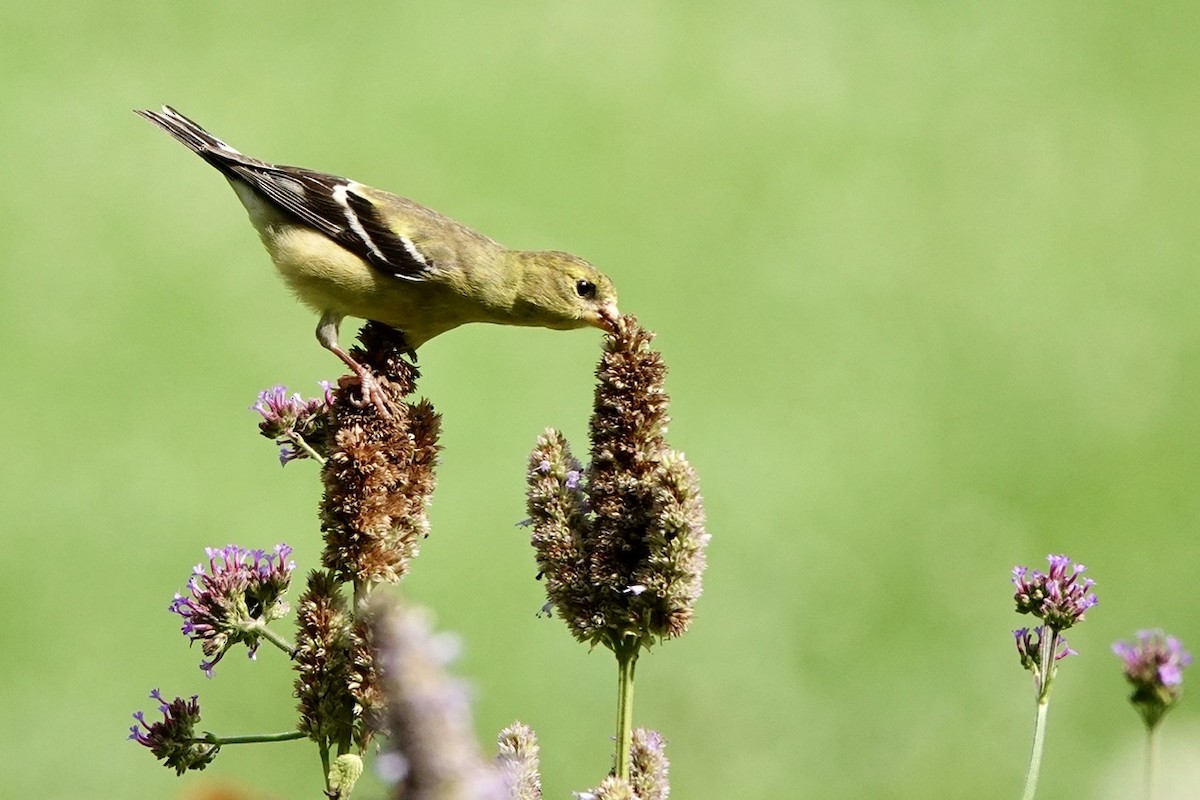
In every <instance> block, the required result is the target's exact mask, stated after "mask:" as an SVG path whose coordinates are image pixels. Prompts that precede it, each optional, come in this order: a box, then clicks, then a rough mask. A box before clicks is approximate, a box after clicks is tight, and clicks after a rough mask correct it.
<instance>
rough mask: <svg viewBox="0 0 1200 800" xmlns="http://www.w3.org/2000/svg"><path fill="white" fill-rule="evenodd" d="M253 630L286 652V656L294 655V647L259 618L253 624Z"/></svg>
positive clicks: (292, 656) (293, 656)
mask: <svg viewBox="0 0 1200 800" xmlns="http://www.w3.org/2000/svg"><path fill="white" fill-rule="evenodd" d="M254 632H255V633H257V634H258V635H259V636H261V637H263V638H264V639H266V640H267V641H268V642H270V643H271V644H273V645H275V646H276V647H278V648H279V649H280V650H282V651H283V652H285V653H287V654H288V658H295V657H296V648H295V646H293V645H292V643H291V642H289V641H288V640H287V639H284V638H283V637H282V636H280V635H279V634H278V633H276V632H275V631H273V630H271V629H270V628H268V627H267V626H266V624H265V623H263V622H262V621H261V620H259V621H257V622H256V623H255V625H254Z"/></svg>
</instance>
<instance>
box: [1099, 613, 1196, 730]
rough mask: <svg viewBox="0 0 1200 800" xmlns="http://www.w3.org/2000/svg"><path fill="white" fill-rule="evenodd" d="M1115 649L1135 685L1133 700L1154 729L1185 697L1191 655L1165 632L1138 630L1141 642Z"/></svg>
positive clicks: (1139, 711) (1121, 643)
mask: <svg viewBox="0 0 1200 800" xmlns="http://www.w3.org/2000/svg"><path fill="white" fill-rule="evenodd" d="M1112 649H1113V652H1114V653H1116V654H1117V655H1118V656H1120V657H1121V660H1122V661H1124V662H1125V678H1126V680H1128V681H1129V682H1130V683H1131V684H1132V685H1133V693H1132V694H1130V696H1129V701H1130V702H1131V703H1133V706H1134V708H1136V709H1137V711H1138V713H1139V714H1141V716H1142V720H1143V721H1144V722H1145V723H1146V727H1147V728H1150V729H1153V728H1154V727H1155V726H1157V725H1158V723H1159V722H1160V721H1161V720H1162V718H1163V715H1165V714H1166V713H1167V712H1168V711H1169V710H1170V709H1171V707H1172V706H1174V705H1175V703H1177V702H1178V701H1179V698H1180V697H1181V696H1182V694H1183V668H1184V667H1186V666H1188V665H1189V664H1191V663H1192V656H1191V654H1190V653H1188V652H1187V651H1186V650H1184V649H1183V646H1182V645H1181V644H1180V643H1179V640H1178V639H1176V638H1175V637H1174V636H1168V635H1167V634H1165V633H1163V631H1161V630H1150V631H1138V633H1137V641H1135V642H1116V643H1115V644H1113V646H1112Z"/></svg>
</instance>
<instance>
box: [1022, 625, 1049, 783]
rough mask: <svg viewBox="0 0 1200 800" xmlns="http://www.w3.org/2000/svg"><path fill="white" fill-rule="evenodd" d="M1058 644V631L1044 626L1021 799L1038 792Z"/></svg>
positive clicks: (1040, 641) (1039, 642)
mask: <svg viewBox="0 0 1200 800" xmlns="http://www.w3.org/2000/svg"><path fill="white" fill-rule="evenodd" d="M1047 632H1049V634H1050V635H1049V636H1047V635H1046V634H1047ZM1057 645H1058V631H1055V630H1051V629H1050V628H1049V626H1047V627H1044V628H1042V635H1041V637H1040V639H1039V641H1038V692H1037V719H1036V720H1035V721H1034V725H1033V749H1032V750H1031V751H1030V753H1029V770H1028V771H1027V772H1026V773H1025V792H1024V793H1023V794H1022V795H1021V800H1033V797H1034V795H1036V794H1037V783H1038V774H1039V773H1040V772H1041V770H1042V750H1043V749H1045V745H1046V713H1047V712H1048V711H1049V710H1050V685H1051V683H1052V682H1053V680H1054V672H1055V669H1054V652H1055V649H1056V646H1057Z"/></svg>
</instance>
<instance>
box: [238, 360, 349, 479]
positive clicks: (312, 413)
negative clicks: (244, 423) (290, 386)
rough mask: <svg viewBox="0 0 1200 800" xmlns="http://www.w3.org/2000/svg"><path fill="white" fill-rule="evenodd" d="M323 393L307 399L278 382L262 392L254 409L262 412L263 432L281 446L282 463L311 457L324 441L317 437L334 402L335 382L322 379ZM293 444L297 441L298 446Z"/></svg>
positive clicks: (259, 424) (259, 425)
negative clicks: (290, 393)
mask: <svg viewBox="0 0 1200 800" xmlns="http://www.w3.org/2000/svg"><path fill="white" fill-rule="evenodd" d="M321 388H322V390H323V392H322V395H321V396H320V397H314V398H313V399H312V400H305V399H304V398H303V397H301V396H300V393H299V392H294V393H292V395H291V396H290V397H289V396H288V393H287V387H286V386H275V387H273V388H271V389H267V390H265V391H263V392H261V393H260V394H259V395H258V402H257V403H255V404H254V405H253V406H251V409H252V410H254V411H257V412H258V413H259V414H261V415H262V418H263V420H262V422H260V423H258V429H259V431H260V432H261V433H262V435H263V436H265V437H267V438H268V439H273V440H275V443H276V444H278V445H279V446H280V449H279V463H280V464H284V465H286V464H287V463H288V462H289V461H295V460H297V459H301V458H310V457H312V454H313V453H314V452H316V449H315V448H316V447H317V446H318V445H319V444H320V443H319V442H317V441H316V440H318V439H321V438H323V437H322V436H320V435H318V432H319V430H320V428H321V427H322V426H323V424H324V422H325V419H326V416H327V414H328V411H329V408H330V407H331V406H332V405H333V385H332V384H330V383H329V381H321ZM291 445H295V446H294V447H293V446H291Z"/></svg>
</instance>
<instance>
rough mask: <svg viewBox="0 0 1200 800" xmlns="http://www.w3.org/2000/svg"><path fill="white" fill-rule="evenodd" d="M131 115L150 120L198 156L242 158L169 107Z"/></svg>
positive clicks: (144, 110)
mask: <svg viewBox="0 0 1200 800" xmlns="http://www.w3.org/2000/svg"><path fill="white" fill-rule="evenodd" d="M133 113H135V114H137V115H138V116H139V117H145V118H146V119H148V120H150V121H151V122H153V123H154V124H155V125H157V126H158V127H160V128H162V129H163V130H164V131H166V132H167V133H169V134H171V135H172V136H174V137H175V138H176V139H178V140H179V141H181V142H183V143H184V144H185V145H187V147H188V148H190V149H191V150H193V151H194V152H196V153H199V154H200V155H204V154H205V153H210V152H212V151H214V150H216V151H219V152H222V153H225V154H227V155H234V156H242V154H241V153H239V152H238V151H237V150H235V149H234V148H232V147H230V146H229V145H227V144H225V143H224V142H222V141H221V140H220V139H218V138H217V137H215V136H213V135H212V134H211V133H209V132H208V131H206V130H204V128H201V127H200V126H199V125H198V124H196V123H195V122H193V121H192V120H190V119H188V118H187V117H185V116H184V115H183V114H180V113H179V112H178V111H176V110H175V109H173V108H171V107H170V106H163V107H162V111H161V112H158V111H151V110H150V109H134V112H133ZM242 158H245V156H242Z"/></svg>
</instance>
